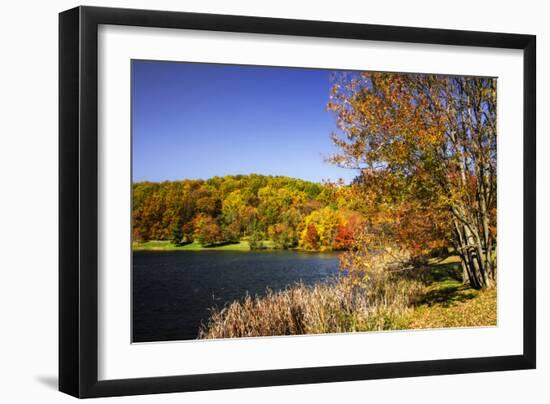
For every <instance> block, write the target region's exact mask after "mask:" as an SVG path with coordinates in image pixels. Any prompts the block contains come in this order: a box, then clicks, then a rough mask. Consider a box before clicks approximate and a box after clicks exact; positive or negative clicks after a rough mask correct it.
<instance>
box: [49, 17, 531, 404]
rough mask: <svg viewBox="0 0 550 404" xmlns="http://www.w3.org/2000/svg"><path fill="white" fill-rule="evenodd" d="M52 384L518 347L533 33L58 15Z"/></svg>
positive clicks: (327, 375) (525, 343)
mask: <svg viewBox="0 0 550 404" xmlns="http://www.w3.org/2000/svg"><path fill="white" fill-rule="evenodd" d="M59 46H60V49H59V83H60V87H59V98H60V103H59V111H60V112H59V114H60V119H59V136H60V161H59V165H60V224H59V225H60V242H59V243H60V254H59V260H60V264H59V293H60V295H59V299H60V301H59V388H60V390H61V391H63V392H65V393H68V394H70V395H73V396H75V397H81V398H85V397H102V396H118V395H133V394H149V393H164V392H184V391H196V390H211V389H225V388H240V387H259V386H273V385H287V384H300V383H322V382H334V381H348V380H362V379H379V378H395V377H410V376H427V375H441V374H458V373H468V372H487V371H499V370H516V369H517V370H519V369H533V368H535V364H536V354H535V353H536V341H535V335H536V330H535V317H536V316H535V309H536V304H535V302H536V295H535V293H536V290H535V289H536V288H535V269H536V268H535V256H536V254H535V252H536V251H535V249H536V248H535V245H536V243H535V118H536V117H535V99H536V96H535V65H536V63H535V58H536V56H535V55H536V41H535V36H532V35H520V34H503V33H488V32H470V31H453V30H441V29H425V28H410V27H395V26H379V25H365V24H349V23H339V22H321V21H307V20H286V19H273V18H260V17H244V16H227V15H212V14H195V13H180V12H165V11H146V10H125V9H109V8H95V7H78V8H75V9H71V10H68V11H65V12H63V13H61V14H60V17H59Z"/></svg>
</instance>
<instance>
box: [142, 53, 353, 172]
mask: <svg viewBox="0 0 550 404" xmlns="http://www.w3.org/2000/svg"><path fill="white" fill-rule="evenodd" d="M331 73H332V71H330V70H313V69H298V68H276V67H256V66H235V65H216V64H202V63H179V62H178V63H176V62H153V61H136V60H134V61H132V141H133V148H132V153H133V161H132V164H133V167H132V169H133V181H145V180H148V181H164V180H179V179H186V178H190V179H199V178H202V179H206V178H210V177H213V176H216V175H218V176H223V175H228V174H250V173H257V174H270V175H285V176H289V177H295V178H302V179H305V180H310V181H316V182H320V181H322V180H328V179H330V180H337V179H339V178H342V179H344V180H345V181H346V182H349V181H350V180H351V179H353V177H354V176H355V175H356V173H355V172H354V171H352V170H347V169H343V168H339V167H335V166H333V165H331V164H329V163H326V162H325V161H324V159H323V157H324V156H328V155H330V154H332V153H334V152H335V151H336V149H335V147H334V146H333V144H332V142H331V140H330V138H329V135H330V133H331V132H333V131H334V130H335V129H336V121H335V117H334V116H333V114H332V113H330V112H327V111H326V104H327V101H328V97H329V90H330V75H331Z"/></svg>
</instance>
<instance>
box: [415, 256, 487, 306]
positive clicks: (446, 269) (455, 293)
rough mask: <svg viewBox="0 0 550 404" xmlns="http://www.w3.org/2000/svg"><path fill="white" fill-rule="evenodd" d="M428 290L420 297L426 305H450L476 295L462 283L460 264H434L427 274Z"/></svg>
mask: <svg viewBox="0 0 550 404" xmlns="http://www.w3.org/2000/svg"><path fill="white" fill-rule="evenodd" d="M427 283H428V285H429V288H430V289H429V291H428V292H427V293H426V294H425V295H424V297H423V298H422V299H421V301H420V303H421V304H426V305H428V306H433V305H439V306H443V307H449V306H452V305H453V304H455V303H459V302H463V301H466V300H470V299H473V298H474V297H476V292H475V291H474V290H472V289H471V288H469V287H468V286H466V285H464V284H463V283H462V275H461V271H460V264H458V263H450V264H438V265H437V264H436V265H433V266H431V267H430V272H429V274H428V276H427Z"/></svg>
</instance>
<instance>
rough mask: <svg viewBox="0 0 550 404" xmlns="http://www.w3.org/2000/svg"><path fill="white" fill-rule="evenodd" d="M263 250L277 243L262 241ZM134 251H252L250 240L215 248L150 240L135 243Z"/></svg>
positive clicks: (273, 247) (269, 248) (196, 243)
mask: <svg viewBox="0 0 550 404" xmlns="http://www.w3.org/2000/svg"><path fill="white" fill-rule="evenodd" d="M262 246H263V249H266V250H273V249H275V243H274V242H273V241H271V240H263V241H262ZM132 250H134V251H250V244H249V243H248V240H241V241H239V242H236V243H224V244H220V245H215V246H208V247H206V246H203V245H202V244H200V243H198V242H196V241H195V242H193V243H189V244H184V245H179V246H176V245H174V244H172V242H170V241H166V240H150V241H144V242H137V241H134V242H133V243H132Z"/></svg>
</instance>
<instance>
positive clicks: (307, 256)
mask: <svg viewBox="0 0 550 404" xmlns="http://www.w3.org/2000/svg"><path fill="white" fill-rule="evenodd" d="M337 275H338V254H337V253H306V252H295V251H267V252H264V251H260V252H255V251H252V252H230V251H200V252H192V251H172V252H157V251H154V252H153V251H151V252H148V251H147V252H146V251H134V252H133V307H132V308H133V317H132V318H133V341H134V342H148V341H170V340H184V339H195V338H196V337H197V334H198V330H199V326H200V324H201V321H202V322H203V323H206V322H207V320H208V314H209V312H208V309H209V308H210V307H212V306H214V305H216V306H218V307H223V306H224V305H225V304H226V303H229V302H232V301H233V300H236V299H242V298H243V297H244V296H245V295H246V293H247V292H248V293H249V294H250V295H252V296H254V295H256V294H257V295H264V294H265V291H266V288H268V287H269V288H271V289H272V290H280V289H284V288H285V287H286V286H289V285H292V284H294V283H296V282H299V281H301V282H303V283H304V284H309V285H311V284H315V283H319V282H326V281H330V279H333V278H334V277H335V276H337Z"/></svg>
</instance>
